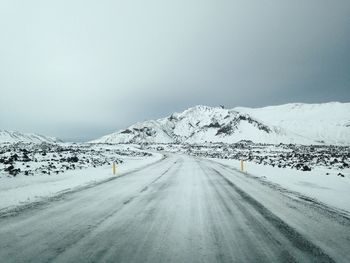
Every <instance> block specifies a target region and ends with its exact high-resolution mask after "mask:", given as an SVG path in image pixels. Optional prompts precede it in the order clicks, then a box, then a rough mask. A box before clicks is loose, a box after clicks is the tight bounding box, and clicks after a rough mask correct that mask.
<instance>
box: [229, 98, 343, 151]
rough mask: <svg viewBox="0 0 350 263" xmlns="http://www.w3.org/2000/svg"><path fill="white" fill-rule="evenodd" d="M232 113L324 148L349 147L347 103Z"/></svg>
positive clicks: (248, 109)
mask: <svg viewBox="0 0 350 263" xmlns="http://www.w3.org/2000/svg"><path fill="white" fill-rule="evenodd" d="M235 110H237V111H239V112H243V113H246V114H249V115H251V116H253V117H254V118H257V119H260V120H263V121H264V122H265V123H266V124H268V125H275V126H278V127H281V128H283V129H285V130H288V131H290V132H293V133H296V134H300V135H303V136H305V137H308V138H312V139H313V140H316V141H320V142H325V143H326V144H343V145H349V144H350V103H340V102H330V103H322V104H302V103H291V104H285V105H280V106H270V107H264V108H256V109H251V108H235Z"/></svg>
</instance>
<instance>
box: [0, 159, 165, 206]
mask: <svg viewBox="0 0 350 263" xmlns="http://www.w3.org/2000/svg"><path fill="white" fill-rule="evenodd" d="M162 158H163V155H162V154H157V153H153V155H152V156H150V157H122V159H123V163H121V164H118V165H117V174H116V175H121V174H123V173H126V172H130V171H132V170H134V169H137V168H140V167H142V166H145V165H147V164H151V163H154V162H156V161H158V160H160V159H162ZM113 176H115V175H113V174H112V168H111V166H110V165H105V166H101V167H97V168H93V167H90V168H84V169H81V170H70V171H67V172H64V173H62V174H51V175H46V174H39V175H36V176H24V175H23V176H17V177H15V178H13V177H12V178H11V177H0V210H7V209H10V208H12V207H15V206H18V205H23V204H27V203H31V202H36V201H40V200H41V199H43V198H47V197H52V196H55V195H57V194H60V193H63V192H66V191H70V190H72V189H74V188H78V187H81V186H86V185H89V184H93V183H96V182H98V181H103V180H106V179H108V178H110V177H113Z"/></svg>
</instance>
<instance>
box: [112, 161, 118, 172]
mask: <svg viewBox="0 0 350 263" xmlns="http://www.w3.org/2000/svg"><path fill="white" fill-rule="evenodd" d="M116 169H117V167H116V165H115V162H113V164H112V172H113V175H115V172H116Z"/></svg>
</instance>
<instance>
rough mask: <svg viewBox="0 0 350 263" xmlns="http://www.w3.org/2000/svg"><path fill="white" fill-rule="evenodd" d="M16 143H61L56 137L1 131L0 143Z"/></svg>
mask: <svg viewBox="0 0 350 263" xmlns="http://www.w3.org/2000/svg"><path fill="white" fill-rule="evenodd" d="M6 142H9V143H14V142H34V143H40V142H50V143H54V142H60V140H59V139H57V138H54V137H47V136H43V135H39V134H34V133H21V132H17V131H6V130H0V143H6Z"/></svg>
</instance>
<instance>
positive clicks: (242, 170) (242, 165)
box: [241, 160, 244, 172]
mask: <svg viewBox="0 0 350 263" xmlns="http://www.w3.org/2000/svg"><path fill="white" fill-rule="evenodd" d="M241 172H244V161H243V160H241Z"/></svg>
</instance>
